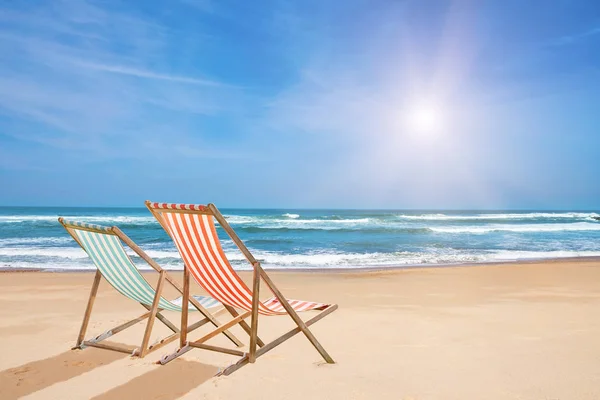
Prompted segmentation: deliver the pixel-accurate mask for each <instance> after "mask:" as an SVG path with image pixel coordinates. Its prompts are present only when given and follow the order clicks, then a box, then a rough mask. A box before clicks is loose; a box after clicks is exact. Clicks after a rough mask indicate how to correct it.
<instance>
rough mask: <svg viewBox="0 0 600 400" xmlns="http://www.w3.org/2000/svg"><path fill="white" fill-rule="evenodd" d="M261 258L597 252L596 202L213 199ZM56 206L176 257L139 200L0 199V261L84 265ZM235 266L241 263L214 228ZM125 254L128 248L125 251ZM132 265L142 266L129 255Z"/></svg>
mask: <svg viewBox="0 0 600 400" xmlns="http://www.w3.org/2000/svg"><path fill="white" fill-rule="evenodd" d="M221 212H222V213H223V214H224V215H225V217H226V218H227V220H228V221H229V223H230V225H231V226H232V227H233V228H234V229H235V231H236V232H237V233H238V235H239V237H240V238H241V239H242V240H243V241H244V242H245V244H246V246H247V247H248V248H249V249H250V251H251V252H252V253H253V254H254V256H255V257H256V258H257V259H258V260H259V261H261V263H262V264H263V266H264V267H266V268H278V269H307V270H310V269H323V268H324V269H349V268H353V269H361V268H368V269H371V268H391V267H408V266H411V267H415V266H417V267H418V266H430V265H452V264H464V263H489V262H502V261H518V260H533V259H549V258H563V257H588V256H600V220H598V218H600V212H592V211H571V212H567V211H442V210H410V211H407V210H325V209H324V210H316V209H310V210H283V209H281V210H277V209H222V210H221ZM59 216H63V217H66V218H68V219H71V220H75V221H82V222H87V223H93V224H99V225H107V226H111V225H117V226H119V227H120V228H121V229H122V230H123V231H124V232H125V233H126V234H127V235H128V236H129V237H131V238H132V239H133V240H134V241H135V242H136V243H137V244H138V245H139V246H140V247H142V248H143V249H144V250H145V251H146V252H147V253H148V254H149V255H150V256H151V257H153V258H154V259H155V260H156V261H157V262H158V263H159V264H161V265H162V266H163V267H164V268H166V269H175V270H177V269H182V268H183V263H182V261H181V259H180V257H179V255H178V253H177V250H176V249H175V246H174V245H173V242H172V241H171V240H170V238H169V237H168V236H167V235H166V233H165V232H164V231H163V229H162V228H161V227H160V225H159V224H158V223H157V221H156V220H155V219H154V217H152V215H151V214H150V213H149V212H148V210H146V209H145V208H66V207H65V208H61V207H45V208H44V207H36V208H29V207H0V269H41V270H49V271H72V270H93V269H94V266H93V264H92V263H91V261H90V260H89V259H88V258H87V256H86V254H85V252H84V251H83V250H82V249H81V248H79V247H78V245H77V244H76V243H75V242H74V241H73V239H72V238H71V237H70V236H69V235H68V234H67V232H66V231H65V230H64V228H63V227H62V226H61V225H60V224H59V223H58V221H57V218H58V217H59ZM217 231H218V233H219V236H220V237H221V238H222V241H223V247H224V249H225V253H226V255H227V257H228V258H229V260H230V262H231V263H232V265H233V266H234V267H235V268H236V269H240V270H244V269H250V265H249V264H248V263H247V261H246V260H245V259H244V257H243V255H242V254H241V253H240V252H239V251H238V250H237V248H236V247H235V246H234V244H233V242H232V241H231V240H228V238H227V236H226V234H225V232H224V231H223V229H220V228H218V229H217ZM130 253H131V254H132V255H133V252H130ZM134 260H135V261H136V262H137V266H138V268H140V269H149V267H148V266H147V265H145V263H144V262H143V261H142V260H141V259H138V258H135V257H134Z"/></svg>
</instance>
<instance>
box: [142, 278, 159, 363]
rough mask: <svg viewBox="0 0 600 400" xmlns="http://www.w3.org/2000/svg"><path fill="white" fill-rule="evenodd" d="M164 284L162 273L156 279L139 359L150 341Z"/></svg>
mask: <svg viewBox="0 0 600 400" xmlns="http://www.w3.org/2000/svg"><path fill="white" fill-rule="evenodd" d="M164 282H165V274H164V272H161V273H160V278H159V279H158V284H157V285H156V294H155V295H154V301H153V302H152V309H151V310H150V316H149V317H148V323H147V324H146V331H145V332H144V339H143V340H142V345H141V347H140V353H139V354H140V358H143V357H144V356H145V355H146V353H147V352H148V341H149V340H150V334H151V333H152V326H153V325H154V320H155V319H156V313H157V312H158V304H159V302H160V297H161V294H162V287H163V283H164Z"/></svg>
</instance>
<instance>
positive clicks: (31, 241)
mask: <svg viewBox="0 0 600 400" xmlns="http://www.w3.org/2000/svg"><path fill="white" fill-rule="evenodd" d="M72 242H73V239H71V238H69V237H23V238H5V239H0V247H4V246H10V245H13V246H14V245H22V246H31V245H46V246H55V245H57V244H67V243H72Z"/></svg>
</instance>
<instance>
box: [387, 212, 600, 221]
mask: <svg viewBox="0 0 600 400" xmlns="http://www.w3.org/2000/svg"><path fill="white" fill-rule="evenodd" d="M595 217H600V214H597V213H593V212H592V213H581V212H564V213H558V212H557V213H548V212H543V213H542V212H533V213H488V214H473V215H463V214H422V215H410V214H398V215H396V218H398V219H405V220H424V221H464V220H503V219H507V220H522V219H589V220H594V218H595Z"/></svg>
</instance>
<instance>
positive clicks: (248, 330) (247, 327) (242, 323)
mask: <svg viewBox="0 0 600 400" xmlns="http://www.w3.org/2000/svg"><path fill="white" fill-rule="evenodd" d="M223 307H225V309H226V310H227V311H229V314H231V315H232V316H233V317H237V316H238V315H240V314H239V313H238V312H237V311H236V310H235V308H233V307H231V306H228V305H227V304H223ZM240 326H241V327H242V329H243V330H244V331H245V332H246V333H247V334H248V336H252V329H251V328H250V325H248V323H247V322H246V321H244V320H241V321H240ZM256 344H258V345H259V346H260V347H262V346H264V345H265V342H263V341H262V339H261V338H260V337H259V336H258V335H256Z"/></svg>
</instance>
